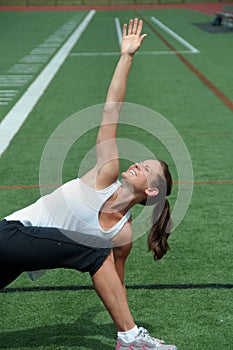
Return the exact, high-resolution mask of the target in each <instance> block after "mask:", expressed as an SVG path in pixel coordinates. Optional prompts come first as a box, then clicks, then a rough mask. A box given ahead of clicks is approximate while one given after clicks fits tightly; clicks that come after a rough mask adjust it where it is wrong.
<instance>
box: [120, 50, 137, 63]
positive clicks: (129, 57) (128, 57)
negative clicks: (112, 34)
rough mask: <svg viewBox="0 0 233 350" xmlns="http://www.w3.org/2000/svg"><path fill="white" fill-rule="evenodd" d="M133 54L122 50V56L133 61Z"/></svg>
mask: <svg viewBox="0 0 233 350" xmlns="http://www.w3.org/2000/svg"><path fill="white" fill-rule="evenodd" d="M133 56H134V55H133V54H129V53H124V52H121V57H123V58H124V59H126V60H130V61H132V60H133Z"/></svg>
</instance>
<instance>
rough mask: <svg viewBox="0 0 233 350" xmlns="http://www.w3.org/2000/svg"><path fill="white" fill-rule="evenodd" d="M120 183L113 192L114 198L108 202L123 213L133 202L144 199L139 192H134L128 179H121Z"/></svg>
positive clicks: (136, 202)
mask: <svg viewBox="0 0 233 350" xmlns="http://www.w3.org/2000/svg"><path fill="white" fill-rule="evenodd" d="M121 183H122V184H121V186H120V187H119V188H118V189H117V191H116V193H115V195H116V196H115V198H114V199H113V201H112V202H110V203H109V204H110V205H111V207H112V208H114V209H115V210H117V211H120V212H122V213H123V214H125V213H126V212H127V211H128V210H129V209H130V208H132V207H133V206H134V205H135V204H138V203H140V202H142V201H143V200H145V195H144V194H143V195H142V194H141V193H140V194H137V193H135V191H134V190H133V187H132V185H131V184H130V183H129V182H128V181H126V180H122V182H121Z"/></svg>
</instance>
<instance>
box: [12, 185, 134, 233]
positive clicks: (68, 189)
mask: <svg viewBox="0 0 233 350" xmlns="http://www.w3.org/2000/svg"><path fill="white" fill-rule="evenodd" d="M120 185H121V183H120V181H118V180H117V181H116V182H114V183H113V184H112V185H110V186H109V187H107V188H105V189H103V190H95V189H93V188H91V187H89V186H87V185H85V184H84V183H83V182H82V181H81V180H80V179H75V180H71V181H69V182H67V183H65V184H64V185H62V186H60V187H59V188H57V189H56V190H55V191H53V192H52V193H50V194H48V195H46V196H44V197H41V198H40V199H39V200H37V201H36V202H35V203H34V204H32V205H30V206H28V207H26V208H23V209H21V210H19V211H16V212H15V213H13V214H11V215H9V216H7V217H5V219H6V220H8V221H10V220H18V221H21V222H22V224H23V225H24V226H37V227H56V228H58V229H64V230H69V231H72V232H79V233H85V234H90V235H94V236H98V237H102V238H105V239H107V240H111V239H112V238H113V237H115V236H116V235H117V234H118V232H119V231H120V230H121V229H122V227H123V226H124V224H125V223H126V222H127V221H128V219H129V217H130V212H129V211H128V212H127V213H126V214H125V215H124V216H123V217H122V219H121V220H120V221H119V222H118V223H117V224H116V225H114V226H113V227H112V228H111V229H110V230H108V231H105V230H103V229H102V228H101V227H100V225H99V211H100V210H101V207H102V206H103V204H104V203H105V202H106V201H107V200H108V199H109V198H110V197H111V196H112V195H113V193H114V192H115V191H116V190H117V188H118V187H119V186H120Z"/></svg>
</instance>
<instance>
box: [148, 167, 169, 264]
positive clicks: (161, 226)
mask: <svg viewBox="0 0 233 350" xmlns="http://www.w3.org/2000/svg"><path fill="white" fill-rule="evenodd" d="M159 162H160V164H161V167H162V169H163V175H164V176H160V175H158V177H157V178H156V183H155V187H157V188H158V190H159V193H158V195H156V196H153V197H148V200H147V201H146V202H143V203H141V204H143V205H152V204H155V208H154V210H153V214H152V226H151V229H150V232H149V235H148V241H147V243H148V250H149V251H152V253H153V257H154V260H159V259H162V257H163V256H164V255H165V254H166V253H167V251H168V250H169V245H168V237H169V235H170V231H171V228H172V224H171V214H170V204H169V202H168V200H167V198H166V197H167V196H169V195H170V194H171V189H172V176H171V173H170V171H169V168H168V165H167V164H166V163H165V162H164V161H161V160H159Z"/></svg>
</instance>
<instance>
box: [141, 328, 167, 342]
mask: <svg viewBox="0 0 233 350" xmlns="http://www.w3.org/2000/svg"><path fill="white" fill-rule="evenodd" d="M138 335H140V336H142V337H143V338H152V339H153V340H154V341H155V343H156V345H161V344H163V343H164V341H163V340H161V339H158V338H153V337H151V336H150V334H149V332H148V331H147V330H146V329H145V328H143V327H139V333H138Z"/></svg>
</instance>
